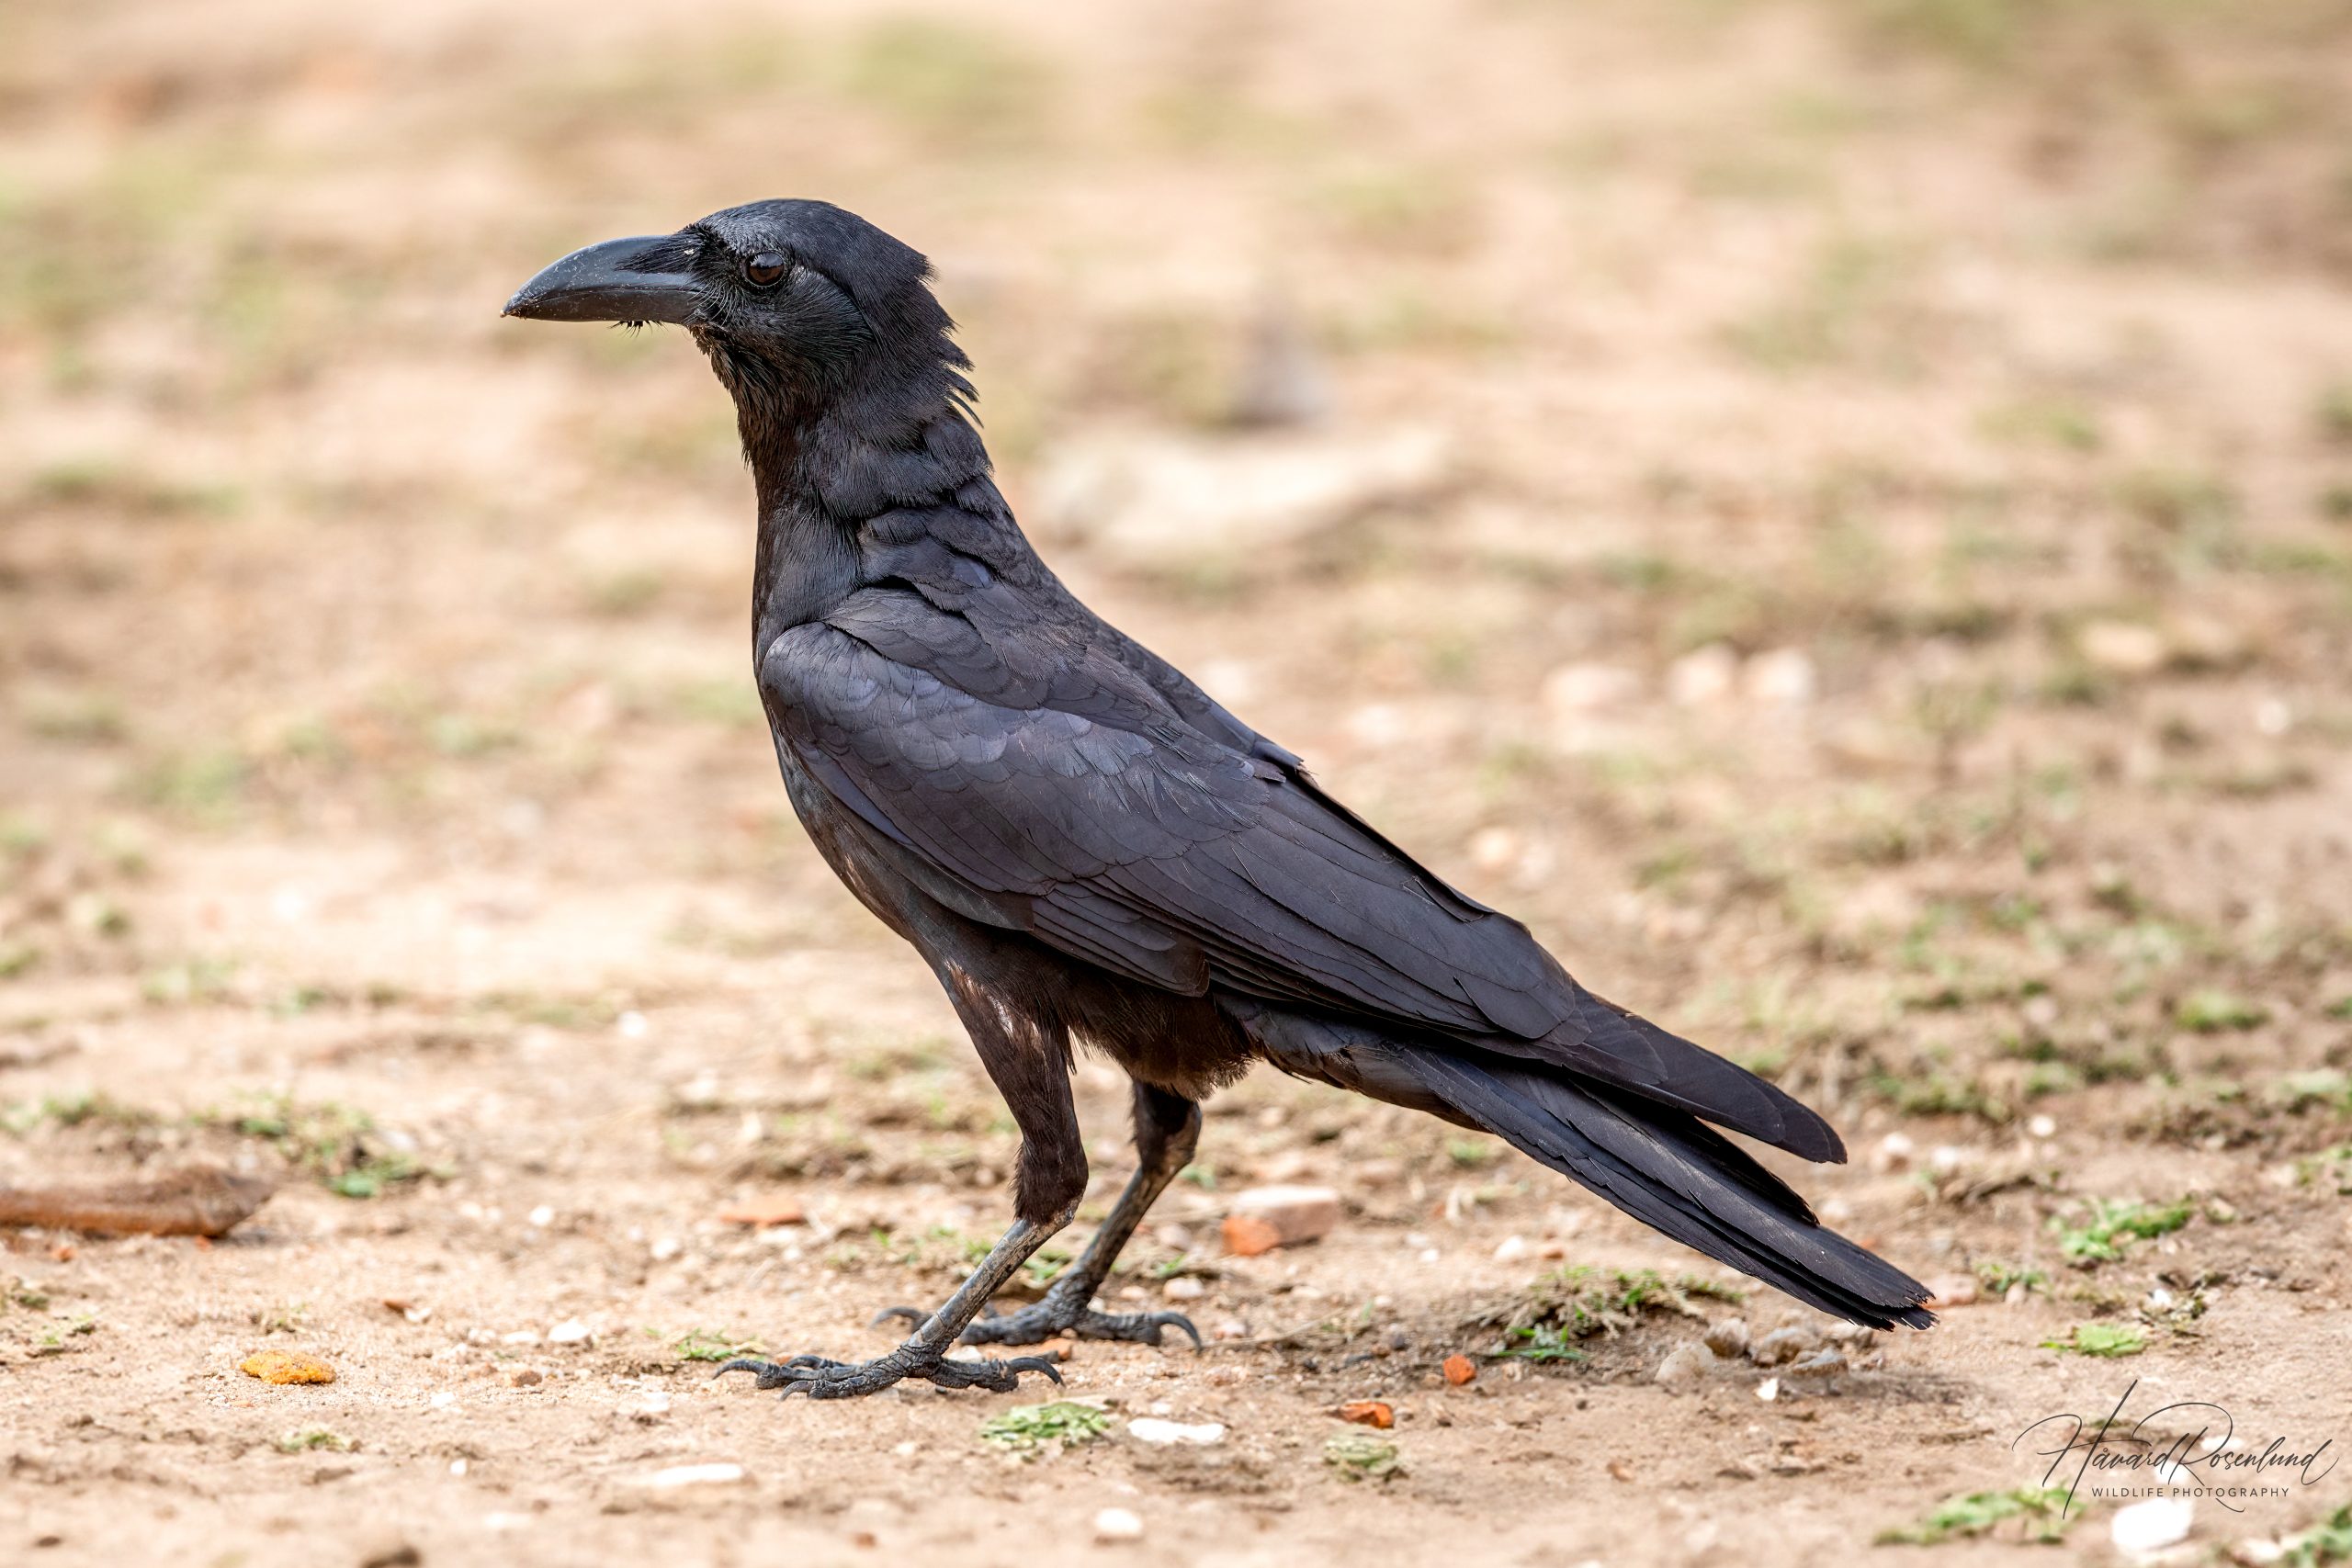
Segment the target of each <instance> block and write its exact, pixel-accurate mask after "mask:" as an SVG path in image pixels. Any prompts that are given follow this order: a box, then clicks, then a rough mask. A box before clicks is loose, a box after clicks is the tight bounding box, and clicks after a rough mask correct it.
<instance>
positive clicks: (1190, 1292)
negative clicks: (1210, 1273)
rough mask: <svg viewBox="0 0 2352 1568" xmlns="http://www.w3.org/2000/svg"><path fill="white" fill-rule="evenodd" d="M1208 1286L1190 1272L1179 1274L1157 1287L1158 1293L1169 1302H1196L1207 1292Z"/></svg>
mask: <svg viewBox="0 0 2352 1568" xmlns="http://www.w3.org/2000/svg"><path fill="white" fill-rule="evenodd" d="M1207 1291H1208V1287H1207V1286H1206V1285H1204V1284H1202V1283H1201V1282H1200V1281H1199V1280H1195V1279H1194V1278H1193V1277H1192V1276H1191V1275H1190V1274H1179V1275H1177V1276H1176V1277H1175V1278H1174V1279H1172V1280H1169V1281H1168V1282H1167V1283H1166V1284H1164V1285H1162V1286H1160V1287H1159V1293H1160V1294H1161V1295H1163V1296H1166V1297H1167V1298H1168V1299H1169V1300H1170V1301H1171V1302H1196V1301H1199V1300H1200V1299H1201V1297H1202V1296H1203V1295H1204V1294H1206V1293H1207Z"/></svg>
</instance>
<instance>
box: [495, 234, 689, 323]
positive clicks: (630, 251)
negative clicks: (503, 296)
mask: <svg viewBox="0 0 2352 1568" xmlns="http://www.w3.org/2000/svg"><path fill="white" fill-rule="evenodd" d="M681 263H682V257H681V255H680V249H679V243H678V241H677V239H676V238H675V237H674V236H673V235H666V234H640V235H639V236H638V237H637V238H635V239H631V240H607V241H605V243H603V244H601V245H590V246H589V247H588V248H587V249H586V250H582V251H574V252H572V253H571V254H570V255H568V256H566V257H564V258H563V259H562V260H561V261H560V262H558V263H556V264H555V265H553V266H550V267H548V269H547V270H546V271H544V272H542V273H540V274H539V276H537V277H535V278H533V279H531V281H530V282H528V283H526V284H525V285H523V287H522V288H520V289H518V290H516V291H515V298H514V299H509V300H508V301H506V310H505V311H504V312H503V313H504V314H506V315H509V316H527V317H529V318H530V319H531V320H533V321H668V322H670V323H671V324H672V325H673V326H674V325H678V324H680V323H683V322H684V321H685V320H686V318H687V317H689V316H691V315H692V314H693V313H694V309H695V279H694V275H693V274H692V273H690V272H687V271H685V270H684V267H683V265H681Z"/></svg>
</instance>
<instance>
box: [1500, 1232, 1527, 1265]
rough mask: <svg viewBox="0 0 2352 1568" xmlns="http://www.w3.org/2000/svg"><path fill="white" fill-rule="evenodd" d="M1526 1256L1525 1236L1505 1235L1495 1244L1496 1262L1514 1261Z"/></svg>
mask: <svg viewBox="0 0 2352 1568" xmlns="http://www.w3.org/2000/svg"><path fill="white" fill-rule="evenodd" d="M1526 1256H1527V1238H1526V1237H1525V1236H1518V1235H1507V1236H1505V1237H1503V1238H1502V1240H1501V1241H1499V1242H1497V1243H1496V1244H1495V1261H1496V1262H1498V1263H1516V1262H1518V1261H1519V1260H1520V1259H1521V1258H1524V1257H1526Z"/></svg>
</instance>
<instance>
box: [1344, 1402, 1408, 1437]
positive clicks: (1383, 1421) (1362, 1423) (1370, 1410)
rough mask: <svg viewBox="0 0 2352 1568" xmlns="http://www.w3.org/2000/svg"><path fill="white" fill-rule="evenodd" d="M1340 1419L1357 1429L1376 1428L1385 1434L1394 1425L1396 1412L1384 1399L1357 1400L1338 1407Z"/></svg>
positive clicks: (1395, 1423)
mask: <svg viewBox="0 0 2352 1568" xmlns="http://www.w3.org/2000/svg"><path fill="white" fill-rule="evenodd" d="M1340 1420H1342V1421H1352V1422H1354V1423H1355V1424H1356V1425H1357V1426H1359V1427H1379V1428H1380V1429H1381V1430H1382V1431H1384V1432H1385V1431H1386V1430H1388V1428H1389V1427H1394V1426H1395V1425H1397V1412H1396V1411H1395V1410H1393V1409H1391V1408H1390V1407H1389V1404H1388V1402H1387V1401H1386V1400H1385V1399H1357V1400H1351V1401H1350V1402H1349V1403H1347V1404H1342V1405H1340Z"/></svg>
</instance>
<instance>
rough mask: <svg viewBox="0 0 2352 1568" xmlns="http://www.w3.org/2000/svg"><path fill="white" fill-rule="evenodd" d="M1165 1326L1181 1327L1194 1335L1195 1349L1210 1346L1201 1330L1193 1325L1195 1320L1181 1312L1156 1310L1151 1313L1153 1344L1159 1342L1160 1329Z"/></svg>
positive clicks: (1203, 1348)
mask: <svg viewBox="0 0 2352 1568" xmlns="http://www.w3.org/2000/svg"><path fill="white" fill-rule="evenodd" d="M1163 1328H1181V1329H1182V1330H1183V1331H1184V1332H1185V1333H1186V1334H1188V1335H1190V1336H1191V1337H1192V1340H1193V1349H1195V1350H1205V1349H1207V1348H1208V1344H1207V1342H1206V1341H1205V1340H1204V1339H1203V1338H1202V1337H1201V1331H1200V1330H1199V1329H1197V1328H1195V1327H1193V1320H1192V1319H1191V1318H1189V1317H1186V1316H1185V1315H1184V1314H1182V1313H1181V1312H1156V1313H1153V1314H1151V1343H1152V1344H1154V1345H1157V1344H1159V1331H1160V1330H1161V1329H1163Z"/></svg>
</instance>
